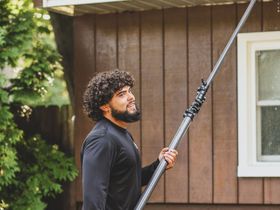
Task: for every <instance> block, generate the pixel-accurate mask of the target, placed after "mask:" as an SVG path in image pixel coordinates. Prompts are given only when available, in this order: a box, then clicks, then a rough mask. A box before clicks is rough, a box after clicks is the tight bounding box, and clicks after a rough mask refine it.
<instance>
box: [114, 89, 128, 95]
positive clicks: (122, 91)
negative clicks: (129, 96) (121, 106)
mask: <svg viewBox="0 0 280 210" xmlns="http://www.w3.org/2000/svg"><path fill="white" fill-rule="evenodd" d="M124 92H126V90H119V91H117V92H116V95H119V94H121V93H124Z"/></svg>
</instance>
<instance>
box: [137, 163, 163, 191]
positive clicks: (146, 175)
mask: <svg viewBox="0 0 280 210" xmlns="http://www.w3.org/2000/svg"><path fill="white" fill-rule="evenodd" d="M158 164H159V160H158V159H157V160H156V161H155V162H153V163H152V164H151V165H148V166H146V167H144V168H142V174H141V185H142V186H145V185H147V184H148V182H149V181H150V179H151V177H152V175H153V173H154V171H155V170H156V168H157V166H158Z"/></svg>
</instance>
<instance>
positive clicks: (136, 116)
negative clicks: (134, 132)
mask: <svg viewBox="0 0 280 210" xmlns="http://www.w3.org/2000/svg"><path fill="white" fill-rule="evenodd" d="M111 112H112V116H113V117H114V118H116V119H118V120H121V121H123V122H127V123H131V122H136V121H138V120H140V119H141V112H140V109H139V108H138V106H137V105H135V112H133V113H129V112H128V111H127V110H125V111H123V112H122V111H119V110H116V109H115V108H113V107H112V106H111Z"/></svg>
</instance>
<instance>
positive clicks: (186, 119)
mask: <svg viewBox="0 0 280 210" xmlns="http://www.w3.org/2000/svg"><path fill="white" fill-rule="evenodd" d="M256 1H257V0H251V2H250V4H249V6H248V7H247V9H246V11H245V13H244V14H243V16H242V18H241V20H240V21H239V23H238V25H237V27H236V29H235V30H234V32H233V34H232V35H231V37H230V39H229V41H228V43H227V45H226V47H225V48H224V50H223V52H222V54H221V55H220V57H219V59H218V61H217V63H216V65H215V66H214V68H213V70H212V72H211V73H210V75H209V77H208V79H207V81H206V90H208V87H209V86H210V84H211V83H212V81H213V79H214V77H215V76H216V74H217V73H218V71H219V69H220V66H221V64H222V61H223V60H224V58H225V55H226V54H227V52H228V50H229V48H230V47H231V45H232V43H233V42H234V39H235V37H236V36H237V34H238V32H239V31H240V29H241V27H242V26H243V24H244V23H245V21H246V20H247V18H248V16H249V14H250V13H251V10H252V9H253V7H254V4H255V3H256ZM191 121H192V119H191V118H190V117H189V116H186V117H184V119H183V121H182V123H181V125H180V126H179V128H178V130H177V132H176V134H175V136H174V137H173V139H172V141H171V143H170V145H169V149H176V148H177V146H178V145H179V143H180V141H181V140H182V138H183V136H184V135H185V133H186V132H187V130H188V128H189V125H190V123H191ZM166 166H167V163H166V161H165V160H164V159H162V160H161V161H160V163H159V165H158V167H157V168H156V170H155V172H154V174H153V176H152V178H151V180H150V182H149V184H148V185H147V187H146V189H145V191H144V192H143V193H142V195H141V197H140V199H139V200H138V203H137V205H136V206H135V208H134V210H142V209H143V208H144V206H145V204H146V203H147V201H148V199H149V198H150V196H151V194H152V192H153V190H154V188H155V186H156V184H157V183H158V181H159V179H160V177H161V175H162V174H163V173H164V171H165V168H166Z"/></svg>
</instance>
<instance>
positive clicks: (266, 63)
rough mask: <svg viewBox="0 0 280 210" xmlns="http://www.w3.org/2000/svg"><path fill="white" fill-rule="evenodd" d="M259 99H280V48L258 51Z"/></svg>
mask: <svg viewBox="0 0 280 210" xmlns="http://www.w3.org/2000/svg"><path fill="white" fill-rule="evenodd" d="M256 55H257V59H256V60H257V69H258V89H259V98H258V99H259V100H280V50H265V51H257V52H256Z"/></svg>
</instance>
